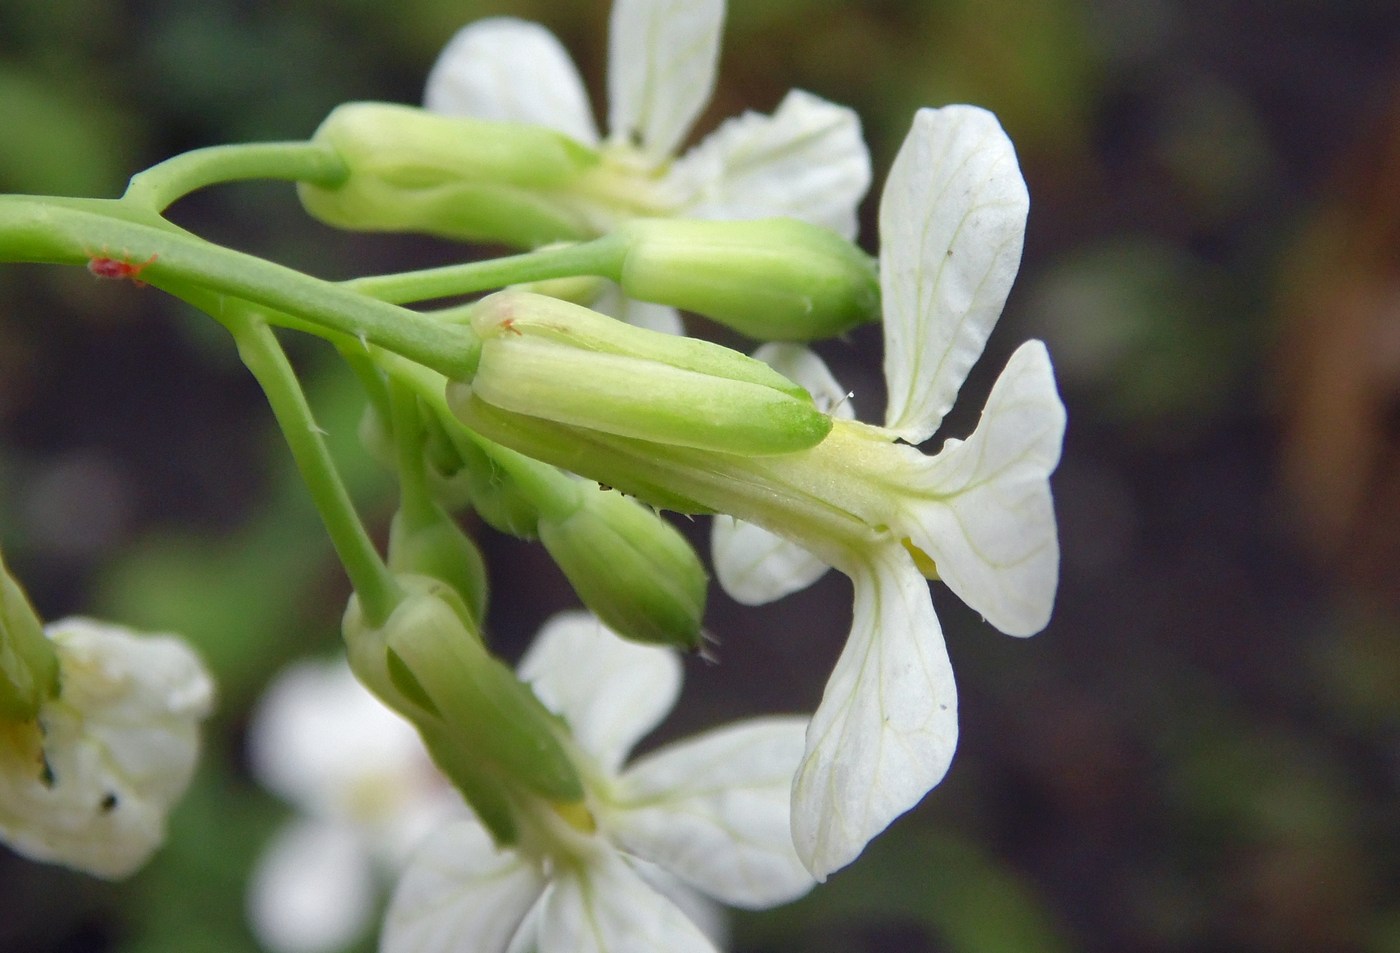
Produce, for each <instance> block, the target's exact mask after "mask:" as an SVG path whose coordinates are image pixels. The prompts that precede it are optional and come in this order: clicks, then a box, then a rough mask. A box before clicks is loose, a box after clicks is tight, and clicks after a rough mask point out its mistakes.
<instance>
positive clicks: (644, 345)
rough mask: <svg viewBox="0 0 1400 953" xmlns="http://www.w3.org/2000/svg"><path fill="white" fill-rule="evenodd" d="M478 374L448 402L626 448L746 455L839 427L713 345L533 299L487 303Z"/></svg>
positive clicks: (770, 375)
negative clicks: (593, 433) (586, 433)
mask: <svg viewBox="0 0 1400 953" xmlns="http://www.w3.org/2000/svg"><path fill="white" fill-rule="evenodd" d="M472 327H473V330H475V331H476V332H477V334H478V335H479V336H480V338H481V342H482V343H481V356H480V362H479V364H478V367H477V370H476V373H475V375H474V376H473V377H472V379H471V380H470V381H467V382H464V384H465V386H466V390H467V392H466V393H463V385H461V384H458V385H454V386H453V387H452V388H449V392H448V396H449V400H450V401H451V400H462V399H465V398H466V397H469V396H470V395H471V394H475V395H476V396H477V397H478V398H479V399H481V400H483V401H485V402H486V403H488V404H492V405H494V406H497V407H499V408H501V409H503V410H508V411H511V412H514V413H518V414H525V415H527V416H531V417H540V418H544V419H546V420H552V421H556V422H558V423H563V424H568V425H570V426H574V427H584V428H587V429H590V430H599V431H603V432H605V433H611V434H616V435H618V436H623V437H632V438H636V439H640V440H647V441H651V442H655V443H662V444H668V445H673V446H682V447H693V448H696V449H702V450H714V451H719V452H725V453H734V454H742V455H746V456H752V455H763V454H779V453H791V452H794V451H797V450H805V449H807V448H808V447H812V446H815V445H816V444H818V443H820V442H821V440H822V438H823V437H825V436H826V435H827V433H829V432H830V430H831V419H830V418H829V417H827V416H826V415H825V414H823V413H822V412H821V411H820V410H818V409H817V407H816V406H815V405H814V404H813V402H812V398H811V395H810V394H808V393H807V391H805V390H804V389H803V388H802V387H801V386H800V385H798V384H795V383H793V382H792V381H790V380H788V379H787V378H786V377H783V376H782V375H781V374H779V373H778V372H777V371H774V370H773V369H772V368H770V367H769V366H768V365H766V364H764V363H763V362H762V361H757V360H754V359H753V358H751V357H747V356H745V355H743V354H740V353H738V352H737V351H732V350H730V349H729V348H725V347H721V346H719V345H717V344H713V343H711V342H708V341H700V340H696V339H694V338H685V337H678V336H675V335H669V334H661V333H658V332H655V331H647V330H644V329H642V328H635V327H632V326H631V325H627V324H624V323H622V322H620V321H617V320H614V319H612V318H609V317H606V316H604V315H601V314H598V313H596V312H593V311H590V310H588V309H587V308H584V307H580V306H579V305H575V304H570V303H569V302H566V301H558V300H555V299H553V298H546V297H543V296H541V295H533V294H528V293H524V292H501V293H499V294H496V295H492V296H491V297H489V298H487V299H484V300H483V301H482V302H481V304H480V305H479V306H478V307H477V309H476V311H475V313H474V315H473V318H472Z"/></svg>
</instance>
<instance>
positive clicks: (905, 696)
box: [449, 106, 1065, 878]
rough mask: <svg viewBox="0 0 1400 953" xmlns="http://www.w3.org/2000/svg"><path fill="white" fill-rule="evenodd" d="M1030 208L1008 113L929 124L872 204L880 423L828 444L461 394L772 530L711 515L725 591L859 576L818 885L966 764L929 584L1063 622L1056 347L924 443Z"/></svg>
mask: <svg viewBox="0 0 1400 953" xmlns="http://www.w3.org/2000/svg"><path fill="white" fill-rule="evenodd" d="M1027 205H1028V201H1027V196H1026V189H1025V184H1024V182H1022V180H1021V176H1020V172H1019V170H1018V169H1017V166H1016V156H1015V152H1014V150H1013V149H1012V146H1011V143H1010V141H1009V140H1008V139H1007V137H1006V134H1005V133H1004V132H1003V131H1002V130H1001V127H1000V126H999V125H998V124H997V121H996V118H995V117H994V116H992V115H991V114H990V113H988V112H986V111H984V110H980V109H976V108H973V107H970V106H949V107H947V108H944V109H939V110H921V111H920V112H919V113H918V114H917V116H916V117H915V120H914V128H913V130H912V131H911V132H910V134H909V136H908V138H907V139H906V140H905V143H904V145H903V147H902V148H901V149H900V152H899V155H898V157H897V158H896V160H895V164H894V168H893V169H892V170H891V173H890V178H889V182H888V183H887V184H886V188H885V193H884V196H883V199H882V202H881V206H880V231H881V238H882V245H883V249H882V252H881V259H880V276H881V277H880V283H881V294H882V299H883V301H882V304H883V309H884V317H885V323H884V327H885V379H886V382H887V384H888V390H889V393H890V403H889V408H888V410H887V413H886V418H885V419H886V424H885V426H883V427H876V426H873V425H869V424H862V423H859V422H857V421H854V420H847V419H840V417H839V415H836V414H833V418H834V419H833V421H832V428H831V430H830V432H829V433H828V434H827V436H826V437H825V438H824V439H823V440H822V442H821V443H819V444H817V445H816V446H813V447H811V448H809V449H806V450H800V451H797V452H793V453H777V454H769V455H765V456H757V455H748V456H745V455H740V454H737V453H729V452H723V451H719V450H710V449H697V448H693V447H688V446H683V445H681V444H680V443H666V442H664V439H665V435H664V433H662V434H656V435H654V436H651V437H650V438H649V439H647V440H641V439H636V438H629V437H623V436H618V435H616V434H612V433H607V432H604V431H603V430H601V429H584V428H582V427H570V426H569V425H568V424H567V422H560V421H567V419H568V418H567V417H566V416H564V415H563V413H562V412H561V413H560V414H559V415H557V416H552V417H546V416H541V417H528V416H526V415H524V414H519V413H511V412H508V411H504V410H501V409H500V408H497V407H493V406H491V405H490V404H489V403H488V402H487V401H486V400H484V399H483V398H482V397H481V395H479V394H477V393H475V392H473V391H471V390H470V389H469V388H462V387H458V389H457V390H455V391H453V392H452V393H450V395H449V399H450V400H451V401H452V407H453V411H454V413H455V414H456V415H457V417H458V418H459V419H460V420H462V421H463V422H464V423H466V424H467V425H468V426H469V427H471V428H473V429H474V430H475V431H477V432H478V433H481V434H483V435H484V436H486V437H489V438H491V439H494V440H497V441H499V442H501V443H503V444H506V445H508V446H512V447H513V448H514V449H516V450H519V451H521V452H523V453H528V454H530V455H531V456H534V457H536V458H538V459H542V460H546V461H547V462H550V463H554V464H556V465H558V466H563V467H566V468H568V469H570V470H573V471H574V472H576V473H580V474H582V475H584V476H587V477H588V478H590V479H594V480H598V481H600V482H602V483H606V484H607V485H609V486H613V487H617V488H618V489H619V490H621V491H623V492H626V493H631V494H633V495H635V496H638V497H640V498H642V499H644V500H651V501H652V502H655V503H657V504H658V505H665V506H670V507H675V508H680V509H685V510H687V511H689V512H710V513H722V514H729V515H730V516H732V517H735V518H737V519H739V520H743V521H746V522H748V523H753V524H755V525H756V526H757V527H761V528H762V529H763V530H766V531H768V532H769V533H772V534H774V535H776V536H777V537H780V539H776V540H775V539H773V538H772V537H770V536H767V535H765V534H763V533H761V532H760V531H759V530H757V529H754V528H753V527H741V528H739V529H738V530H737V531H733V530H731V527H730V525H729V524H727V522H726V520H724V519H723V518H722V519H721V520H720V521H719V523H720V527H719V529H718V530H717V531H716V532H717V535H718V536H719V537H720V540H719V546H718V547H717V549H716V562H717V563H718V564H719V575H720V578H721V580H722V581H723V582H724V583H725V585H726V586H728V587H730V588H731V590H733V591H736V592H737V593H738V594H739V595H740V596H741V597H742V598H745V599H747V600H748V601H753V602H759V601H764V600H765V599H767V598H772V597H776V596H778V595H781V594H783V593H784V592H787V591H791V590H792V589H794V588H800V587H801V585H805V584H807V583H808V582H811V581H812V580H813V579H815V578H816V576H817V575H819V574H820V573H821V572H822V571H823V566H824V565H829V566H834V567H835V568H837V569H839V570H841V571H842V572H843V573H845V574H846V575H847V576H849V577H850V578H851V581H852V584H853V588H854V612H853V615H854V618H853V623H852V628H851V633H850V637H849V638H848V640H847V643H846V647H845V650H844V651H843V652H842V654H841V657H840V659H839V660H838V661H837V663H836V668H835V670H834V671H833V672H832V675H831V679H830V681H828V683H827V686H826V691H825V694H824V695H823V697H822V701H821V704H820V706H819V707H818V709H817V711H816V713H815V714H814V715H813V718H812V723H811V726H810V728H809V730H808V734H807V750H806V754H805V756H804V758H803V761H802V765H801V768H800V769H799V771H798V773H797V777H796V779H795V781H794V784H793V808H792V821H793V836H794V839H795V841H796V844H797V848H798V852H799V854H800V855H801V856H802V859H803V860H804V862H806V864H807V865H808V868H809V869H810V870H811V871H812V872H813V874H814V875H816V876H817V877H818V878H821V877H824V876H825V875H826V874H828V873H830V872H831V871H833V870H836V869H838V868H840V867H842V866H844V865H846V864H848V863H850V861H851V860H853V859H854V858H855V857H856V856H857V855H858V854H859V853H860V851H861V850H862V849H863V848H864V846H865V844H866V843H867V842H868V841H869V840H870V839H871V838H872V837H873V836H875V835H876V834H878V833H879V832H880V831H881V830H883V829H884V828H885V827H886V826H887V825H888V824H889V823H890V821H892V820H893V819H894V818H895V817H897V816H898V815H900V814H901V813H903V812H904V811H906V810H908V809H909V808H910V807H912V806H913V805H914V804H916V803H917V802H918V801H919V799H920V798H922V797H923V795H924V794H925V793H926V792H927V791H928V790H929V789H930V788H931V787H932V786H933V785H935V784H937V783H938V782H939V780H941V779H942V777H943V775H944V773H945V772H946V770H947V767H948V764H949V761H950V760H951V758H952V755H953V749H954V747H955V745H956V740H957V711H956V709H957V699H956V692H955V689H954V685H953V676H952V670H951V668H950V666H949V662H948V655H947V651H946V649H945V647H944V644H943V638H942V633H941V630H940V628H939V625H938V619H937V617H936V616H935V615H934V612H933V604H932V601H931V598H930V595H929V589H928V585H927V583H926V581H925V577H928V578H938V579H942V580H943V581H944V582H945V583H947V585H948V587H949V588H950V589H952V590H953V591H954V592H955V593H956V594H957V595H958V596H960V597H961V598H962V599H963V601H964V602H966V603H967V604H968V605H970V606H972V607H973V608H974V609H976V610H977V611H979V612H981V613H982V615H983V616H984V617H985V618H986V619H987V621H989V622H990V623H992V625H994V626H996V627H997V628H999V629H1001V630H1002V631H1003V632H1006V633H1008V634H1011V635H1018V636H1027V635H1031V634H1033V633H1035V632H1037V631H1039V630H1040V629H1041V628H1043V627H1044V626H1045V624H1046V622H1047V621H1048V620H1049V616H1050V611H1051V607H1052V605H1053V602H1054V594H1055V588H1056V583H1057V578H1058V573H1059V547H1058V542H1057V538H1056V532H1055V518H1054V509H1053V506H1052V501H1051V495H1050V484H1049V476H1050V474H1051V472H1052V471H1053V470H1054V469H1055V466H1056V464H1057V463H1058V461H1059V456H1060V446H1061V443H1062V440H1063V435H1064V422H1065V415H1064V407H1063V406H1062V405H1061V403H1060V400H1059V395H1058V393H1057V391H1056V388H1055V381H1054V375H1053V372H1052V370H1051V366H1050V359H1049V355H1048V354H1047V353H1046V350H1045V347H1044V345H1043V344H1041V343H1040V342H1039V341H1029V342H1027V343H1025V344H1023V345H1022V346H1021V347H1020V348H1018V349H1017V350H1016V352H1015V353H1014V354H1013V355H1012V356H1011V359H1010V361H1008V363H1007V365H1006V368H1005V370H1004V371H1003V372H1002V374H1001V377H1000V378H999V379H998V380H997V382H996V384H995V385H994V386H993V387H992V391H991V394H990V396H989V397H988V399H987V404H986V407H985V409H984V410H983V413H982V419H981V421H980V423H979V424H978V426H977V428H976V430H975V431H974V432H973V434H972V435H971V436H970V437H969V438H968V440H967V441H966V442H963V441H959V440H954V439H949V440H947V441H945V442H944V444H943V448H942V450H941V451H940V452H939V453H937V454H936V455H934V456H925V455H924V454H923V453H922V452H921V451H920V450H919V449H918V447H917V446H913V445H914V444H918V443H921V442H923V441H924V440H926V439H927V438H928V437H929V436H930V435H931V434H932V433H933V432H934V431H935V430H936V429H937V428H938V425H939V423H940V421H941V420H942V417H943V415H944V413H945V412H946V411H947V410H948V408H949V407H950V406H951V405H952V403H953V400H954V398H955V397H956V395H957V392H958V389H959V388H960V387H961V385H962V382H963V379H964V378H965V377H966V375H967V372H968V370H969V368H970V367H971V366H972V364H973V363H974V362H975V361H976V359H977V357H978V356H979V355H980V354H981V351H982V347H983V344H984V343H985V341H986V339H987V337H988V335H989V334H990V332H991V329H992V327H993V325H994V324H995V323H996V320H997V318H998V316H999V315H1000V312H1001V308H1002V305H1003V304H1004V302H1005V300H1006V296H1007V294H1008V293H1009V291H1010V288H1011V284H1012V281H1013V279H1014V278H1015V274H1016V269H1017V267H1018V266H1019V263H1020V255H1021V241H1022V236H1023V234H1024V229H1025V216H1026V211H1027ZM780 357H781V364H782V365H783V366H784V367H785V368H787V371H786V372H787V373H790V374H793V375H794V376H795V377H797V378H799V379H804V382H805V383H806V384H807V386H808V387H810V388H811V389H812V390H813V391H815V392H817V394H818V396H820V397H823V398H824V399H827V400H828V401H829V400H830V399H836V400H839V399H840V398H839V397H837V396H836V395H838V394H839V392H840V391H839V388H836V387H835V386H834V382H831V381H830V378H829V375H826V372H825V370H824V369H823V368H821V366H820V364H818V363H815V359H814V358H811V356H810V355H807V354H805V353H803V352H800V351H799V352H791V351H789V352H783V353H782V354H780ZM813 368H816V369H817V370H819V371H820V373H816V374H814V373H813ZM824 375H825V376H824ZM813 377H816V378H820V380H818V381H816V382H815V383H813V382H812V378H813ZM731 531H733V532H735V533H736V535H735V536H734V538H732V539H729V538H726V534H727V533H730V532H731ZM789 544H795V546H796V547H800V549H801V550H805V554H804V553H802V552H799V551H798V550H797V549H794V548H793V546H791V545H789ZM809 557H814V558H809Z"/></svg>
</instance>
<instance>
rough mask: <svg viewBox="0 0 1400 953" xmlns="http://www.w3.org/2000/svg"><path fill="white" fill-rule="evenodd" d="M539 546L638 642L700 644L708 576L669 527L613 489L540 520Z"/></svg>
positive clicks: (588, 600)
mask: <svg viewBox="0 0 1400 953" xmlns="http://www.w3.org/2000/svg"><path fill="white" fill-rule="evenodd" d="M539 530H540V541H541V542H542V543H544V545H545V548H546V549H547V550H549V554H550V556H552V557H553V558H554V561H555V562H556V563H558V564H559V568H560V569H562V570H563V571H564V575H565V576H567V577H568V579H569V583H570V585H572V586H573V587H574V592H576V593H578V596H579V598H580V599H582V600H583V604H584V605H586V606H587V607H588V608H589V609H590V610H592V612H593V614H594V615H596V616H598V618H600V619H601V620H602V621H603V623H604V624H605V625H606V626H608V628H610V629H612V630H614V631H615V632H617V633H618V634H619V635H622V636H624V637H626V638H629V639H633V640H635V641H638V642H650V643H655V644H660V645H669V646H673V647H675V648H682V649H687V650H694V649H696V648H698V647H699V645H700V638H701V635H700V621H701V617H702V616H703V615H704V612H705V591H706V587H707V584H708V578H707V577H706V574H705V569H704V567H703V566H702V565H701V564H700V559H699V557H697V556H696V555H695V550H694V549H692V548H691V546H690V544H689V543H688V542H686V540H685V537H683V536H682V535H681V534H680V533H679V532H677V531H676V529H675V527H673V526H672V525H671V524H670V523H667V522H666V521H665V520H663V519H662V518H661V517H660V516H658V515H657V514H655V513H653V512H652V511H651V510H650V509H648V508H646V507H645V506H642V505H641V504H639V503H637V502H636V501H635V500H632V499H629V498H627V497H625V496H623V495H622V494H621V493H618V492H616V491H613V490H609V491H592V492H586V493H585V494H584V495H583V499H582V502H581V504H580V506H579V507H578V509H577V510H575V511H574V512H573V513H572V514H571V515H570V516H568V517H567V518H565V519H563V520H558V521H555V520H550V519H544V518H541V520H540V524H539Z"/></svg>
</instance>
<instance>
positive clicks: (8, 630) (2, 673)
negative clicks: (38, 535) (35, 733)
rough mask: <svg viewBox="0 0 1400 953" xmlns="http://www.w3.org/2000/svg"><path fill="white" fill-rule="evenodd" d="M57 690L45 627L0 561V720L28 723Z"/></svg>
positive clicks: (55, 661)
mask: <svg viewBox="0 0 1400 953" xmlns="http://www.w3.org/2000/svg"><path fill="white" fill-rule="evenodd" d="M56 691H58V656H57V655H56V654H55V652H54V649H53V646H52V645H51V644H50V643H49V639H48V637H47V636H46V635H45V634H44V624H43V622H41V621H40V619H39V616H38V615H37V614H36V613H35V612H34V608H33V607H32V606H31V605H30V604H29V598H28V597H27V596H26V595H25V594H24V590H23V589H22V588H20V585H19V583H18V582H16V581H15V580H14V578H13V577H12V576H11V575H10V571H9V570H8V569H7V568H6V567H5V563H4V561H3V560H0V719H6V718H12V719H15V720H27V719H30V718H33V717H34V716H35V714H37V713H38V711H39V706H40V705H42V704H43V703H44V701H45V699H47V698H49V697H50V696H51V695H53V694H54V693H55V692H56Z"/></svg>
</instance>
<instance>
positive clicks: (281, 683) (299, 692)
mask: <svg viewBox="0 0 1400 953" xmlns="http://www.w3.org/2000/svg"><path fill="white" fill-rule="evenodd" d="M248 746H249V756H250V759H251V761H252V767H253V771H254V773H255V774H256V775H257V777H258V779H259V780H260V781H261V782H262V783H263V784H264V785H266V786H267V787H268V788H269V789H271V790H272V791H274V792H275V793H277V794H278V795H280V796H281V797H283V798H284V799H286V800H287V801H288V802H289V803H291V804H292V805H293V806H294V807H295V808H297V810H298V811H299V816H298V817H297V818H296V819H294V820H292V821H290V822H288V823H287V824H286V825H285V826H284V827H283V828H282V830H280V831H279V832H278V833H277V834H276V835H275V836H274V837H273V840H272V842H271V843H270V844H269V845H268V846H267V848H266V850H265V851H264V853H263V855H262V857H261V858H260V860H259V862H258V864H257V867H256V869H255V870H254V873H253V877H252V881H251V883H250V884H249V893H248V911H249V919H250V921H251V922H252V925H253V929H254V932H255V933H256V934H257V936H258V938H259V940H260V941H261V942H262V943H263V944H264V945H265V946H267V947H268V948H269V949H272V950H275V951H277V953H325V951H330V950H337V949H341V948H343V947H345V946H346V945H348V944H349V943H351V942H352V941H353V940H355V939H356V938H357V937H358V936H360V935H361V934H362V933H363V932H364V931H365V930H366V929H367V928H368V926H369V924H370V920H371V918H372V916H373V914H374V911H375V909H376V906H377V902H378V897H379V892H380V882H381V879H382V878H383V875H384V874H385V873H396V872H397V871H398V870H399V868H400V867H401V865H402V863H403V861H404V859H405V858H406V857H407V855H408V853H409V852H410V851H411V849H412V848H413V847H414V846H415V845H416V843H417V841H418V839H419V838H420V837H421V836H422V835H423V834H424V833H426V832H427V831H428V830H430V829H432V828H433V827H434V826H435V825H436V824H437V823H439V822H440V821H441V820H442V818H443V817H444V816H446V815H447V814H449V813H451V812H452V811H454V810H461V807H462V802H461V799H460V798H459V797H458V796H457V794H456V792H455V791H453V789H452V788H451V786H450V785H449V784H448V783H447V781H446V780H445V779H444V778H443V777H442V776H441V775H440V774H439V773H438V771H437V769H436V768H435V767H434V766H433V764H432V762H431V761H430V760H429V758H428V754H427V752H426V751H425V750H424V748H423V744H422V742H421V741H419V738H418V733H417V731H415V730H414V728H413V726H412V725H410V724H409V723H408V722H407V721H405V720H404V719H402V718H400V717H399V716H398V715H397V714H395V713H394V712H393V711H391V710H390V709H389V708H387V707H386V706H385V705H384V704H382V703H381V702H380V701H379V700H378V699H376V698H375V697H374V696H373V695H372V694H370V692H369V691H368V690H367V689H366V688H365V687H364V686H362V685H361V684H360V683H359V682H358V681H356V680H355V677H354V675H352V674H351V672H350V667H349V666H348V665H347V664H346V663H345V662H344V660H343V659H342V660H335V661H325V662H319V661H305V662H299V663H297V664H295V665H292V666H290V667H288V668H287V669H286V670H285V671H283V672H282V673H281V674H280V675H279V676H278V677H277V679H276V680H275V681H274V682H273V683H272V685H271V686H270V687H269V688H268V690H267V692H266V694H265V695H264V696H263V699H262V701H261V702H260V703H259V705H258V708H257V711H256V712H255V713H254V716H253V721H252V724H251V726H250V730H249V738H248Z"/></svg>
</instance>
